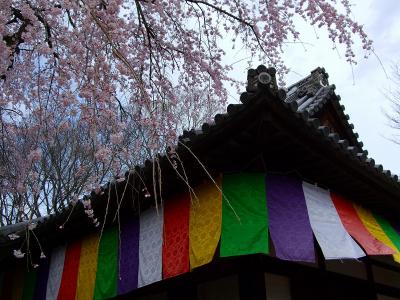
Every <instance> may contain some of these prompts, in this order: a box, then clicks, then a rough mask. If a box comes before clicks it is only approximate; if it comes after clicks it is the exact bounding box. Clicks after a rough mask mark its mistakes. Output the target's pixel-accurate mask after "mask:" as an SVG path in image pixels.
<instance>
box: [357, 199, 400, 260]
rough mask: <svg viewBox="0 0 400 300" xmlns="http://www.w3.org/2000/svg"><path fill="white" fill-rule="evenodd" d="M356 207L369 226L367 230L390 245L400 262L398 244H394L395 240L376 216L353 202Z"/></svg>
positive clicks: (366, 225)
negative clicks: (387, 233) (382, 226)
mask: <svg viewBox="0 0 400 300" xmlns="http://www.w3.org/2000/svg"><path fill="white" fill-rule="evenodd" d="M353 206H354V208H355V209H356V211H357V214H358V216H359V217H360V219H361V221H362V222H363V224H364V226H365V227H366V228H367V230H368V231H369V232H370V233H371V234H372V235H373V236H374V237H375V238H376V239H377V240H379V241H380V242H382V243H383V244H385V245H386V246H388V247H389V248H390V249H392V250H393V251H394V252H395V254H393V257H394V259H395V260H396V261H397V262H400V254H399V250H398V249H397V248H396V246H395V245H394V244H393V242H392V241H391V240H390V239H389V237H388V236H387V235H386V233H385V232H384V231H383V229H382V228H381V226H380V225H379V224H378V222H377V221H376V220H375V218H374V216H373V215H372V213H371V212H370V211H369V210H367V209H365V208H363V207H362V206H359V205H357V204H353Z"/></svg>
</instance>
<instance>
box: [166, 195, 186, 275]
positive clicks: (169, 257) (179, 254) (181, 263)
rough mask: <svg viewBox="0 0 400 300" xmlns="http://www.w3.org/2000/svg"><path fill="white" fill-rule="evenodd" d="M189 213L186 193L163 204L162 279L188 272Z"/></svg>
mask: <svg viewBox="0 0 400 300" xmlns="http://www.w3.org/2000/svg"><path fill="white" fill-rule="evenodd" d="M189 211H190V197H189V194H188V193H184V194H180V195H177V196H176V197H174V198H173V199H169V201H166V202H165V210H164V244H163V253H162V257H163V278H169V277H173V276H177V275H180V274H182V273H186V272H188V271H189Z"/></svg>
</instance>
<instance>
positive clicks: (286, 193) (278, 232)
mask: <svg viewBox="0 0 400 300" xmlns="http://www.w3.org/2000/svg"><path fill="white" fill-rule="evenodd" d="M266 191H267V206H268V215H269V231H270V234H271V239H272V242H273V244H274V248H275V253H276V256H277V257H278V258H280V259H284V260H291V261H304V262H314V261H315V252H314V240H313V233H312V229H311V225H310V220H309V218H308V213H307V206H306V202H305V198H304V193H303V188H302V182H301V181H300V180H297V179H294V178H290V177H286V176H280V175H267V177H266Z"/></svg>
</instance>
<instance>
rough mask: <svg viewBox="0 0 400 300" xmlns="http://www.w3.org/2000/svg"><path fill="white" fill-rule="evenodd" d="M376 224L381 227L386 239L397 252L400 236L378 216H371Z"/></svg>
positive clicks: (399, 246) (399, 247)
mask: <svg viewBox="0 0 400 300" xmlns="http://www.w3.org/2000/svg"><path fill="white" fill-rule="evenodd" d="M373 215H374V217H375V219H376V221H377V222H378V224H379V225H380V226H381V227H382V229H383V231H384V232H385V234H386V235H387V237H388V238H389V239H390V240H391V241H392V243H393V244H394V245H395V246H396V248H397V249H398V250H400V236H399V235H398V234H397V232H396V230H395V229H394V228H393V227H392V225H390V223H389V222H388V221H387V220H386V219H384V218H382V217H381V216H380V215H378V214H373Z"/></svg>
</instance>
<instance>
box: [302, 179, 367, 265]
mask: <svg viewBox="0 0 400 300" xmlns="http://www.w3.org/2000/svg"><path fill="white" fill-rule="evenodd" d="M303 191H304V196H305V199H306V205H307V210H308V216H309V218H310V223H311V228H312V229H313V232H314V235H315V238H316V239H317V241H318V244H319V245H320V247H321V250H322V253H323V254H324V256H325V258H326V259H342V258H360V257H362V256H365V253H364V252H363V251H362V250H361V248H360V246H358V244H357V243H356V242H354V241H353V239H352V238H351V237H350V235H349V234H348V233H347V231H346V230H345V229H344V227H343V224H342V222H341V221H340V218H339V215H338V213H337V211H336V209H335V206H334V205H333V203H332V200H331V198H330V195H329V191H327V190H324V189H321V188H319V187H316V186H314V185H311V184H309V183H307V182H303Z"/></svg>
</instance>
